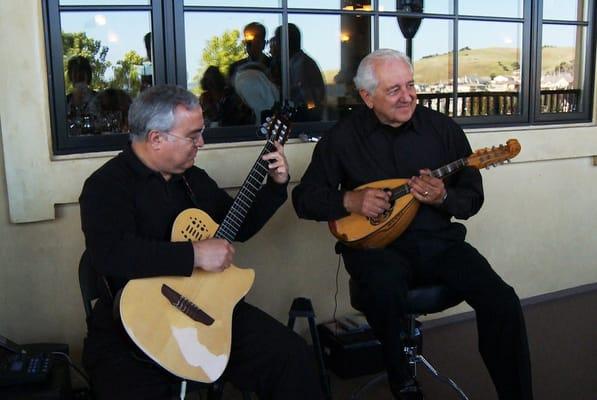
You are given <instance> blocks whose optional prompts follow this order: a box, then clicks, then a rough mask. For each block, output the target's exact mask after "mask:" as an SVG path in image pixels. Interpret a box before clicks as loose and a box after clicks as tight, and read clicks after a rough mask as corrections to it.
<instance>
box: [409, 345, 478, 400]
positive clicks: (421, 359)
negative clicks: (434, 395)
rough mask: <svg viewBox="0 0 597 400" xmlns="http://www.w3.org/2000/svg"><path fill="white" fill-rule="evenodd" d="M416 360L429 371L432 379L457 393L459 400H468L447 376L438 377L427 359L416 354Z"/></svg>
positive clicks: (437, 373)
mask: <svg viewBox="0 0 597 400" xmlns="http://www.w3.org/2000/svg"><path fill="white" fill-rule="evenodd" d="M416 359H417V362H421V363H423V365H424V366H425V367H426V368H427V369H428V370H429V372H431V375H433V377H435V378H436V379H437V380H439V381H440V382H443V383H445V384H447V385H449V386H450V387H451V388H452V389H454V390H455V391H456V393H458V397H460V399H461V400H469V398H468V397H466V394H464V392H463V391H462V389H460V387H458V385H457V384H456V382H454V381H453V380H452V379H450V378H448V377H447V376H442V375H440V374H439V372H437V370H436V369H435V368H433V366H432V365H431V363H429V361H427V359H426V358H425V357H423V356H422V355H420V354H418V355H417V356H416Z"/></svg>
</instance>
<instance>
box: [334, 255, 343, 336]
mask: <svg viewBox="0 0 597 400" xmlns="http://www.w3.org/2000/svg"><path fill="white" fill-rule="evenodd" d="M341 261H342V256H341V255H340V254H338V267H337V268H336V292H335V293H334V314H333V318H334V329H335V330H336V332H335V333H337V330H338V321H336V311H337V310H338V290H339V289H338V276H339V275H340V263H341Z"/></svg>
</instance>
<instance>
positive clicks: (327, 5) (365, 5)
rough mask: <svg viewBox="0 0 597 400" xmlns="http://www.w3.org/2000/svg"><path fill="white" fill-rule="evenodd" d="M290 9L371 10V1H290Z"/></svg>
mask: <svg viewBox="0 0 597 400" xmlns="http://www.w3.org/2000/svg"><path fill="white" fill-rule="evenodd" d="M288 8H314V9H329V10H339V9H340V8H343V9H345V10H354V9H355V8H356V9H357V10H358V9H364V10H366V9H368V10H371V9H372V6H371V1H370V0H365V1H352V0H288Z"/></svg>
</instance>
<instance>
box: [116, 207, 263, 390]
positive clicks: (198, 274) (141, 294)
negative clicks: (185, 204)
mask: <svg viewBox="0 0 597 400" xmlns="http://www.w3.org/2000/svg"><path fill="white" fill-rule="evenodd" d="M217 228H218V224H216V223H215V222H214V221H213V220H212V219H211V218H210V217H209V215H207V214H206V213H205V212H203V211H201V210H199V209H188V210H185V211H183V212H182V213H180V215H179V216H178V217H177V218H176V220H175V221H174V225H173V228H172V241H185V240H193V241H195V240H203V239H208V238H211V237H213V235H214V233H215V232H216V230H217ZM254 279H255V271H253V270H252V269H241V268H238V267H236V266H230V267H229V268H227V269H226V270H224V271H223V272H206V271H203V270H200V269H194V270H193V274H192V275H191V276H190V277H156V278H144V279H134V280H131V281H130V282H128V283H127V285H126V286H125V288H124V290H123V292H122V295H121V297H120V314H121V318H122V323H123V325H124V328H125V330H126V331H127V333H128V335H129V336H130V338H131V339H132V340H133V342H134V343H135V344H136V345H137V346H139V348H141V349H142V350H143V351H144V352H145V354H147V355H148V356H149V357H150V358H152V359H153V360H154V361H156V362H157V363H158V364H160V365H161V366H162V367H164V368H165V369H166V370H168V371H169V372H171V373H172V374H174V375H177V376H180V377H181V378H185V379H189V380H194V381H200V382H213V381H215V380H216V379H218V378H219V377H220V376H221V374H222V373H223V372H224V369H225V368H226V365H227V363H228V359H229V358H230V346H231V337H232V311H233V309H234V307H235V305H236V303H238V301H239V300H240V299H241V298H242V297H244V296H245V295H246V294H247V293H248V291H249V290H250V288H251V286H252V285H253V281H254ZM163 284H166V285H168V286H169V287H171V288H172V289H174V290H176V291H177V292H178V293H180V294H182V295H183V296H184V297H185V298H187V299H188V300H190V301H191V302H193V303H194V304H196V305H197V306H198V307H199V308H201V310H203V311H204V312H206V313H207V314H208V315H209V316H211V317H212V318H213V319H214V320H215V321H214V322H213V324H211V325H209V326H208V325H205V324H202V323H200V322H197V321H194V320H193V319H191V318H190V317H188V316H187V315H186V314H184V313H183V312H181V311H180V310H179V309H177V308H175V307H174V306H173V305H172V304H170V302H169V301H168V299H166V297H164V296H163V295H162V294H161V287H162V285H163Z"/></svg>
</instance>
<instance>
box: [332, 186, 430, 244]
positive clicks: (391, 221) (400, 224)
mask: <svg viewBox="0 0 597 400" xmlns="http://www.w3.org/2000/svg"><path fill="white" fill-rule="evenodd" d="M406 182H408V179H384V180H381V181H375V182H370V183H367V184H365V185H362V186H359V187H358V188H356V189H355V190H359V189H366V188H373V189H391V188H394V187H397V186H400V185H403V184H405V183H406ZM419 205H420V203H419V202H418V201H417V200H416V199H415V198H414V197H413V195H411V194H410V193H409V194H406V195H404V196H402V197H399V198H398V199H396V201H395V202H394V204H393V205H392V208H390V209H389V210H388V211H387V212H386V213H384V214H383V215H381V216H380V217H379V218H376V219H372V218H367V217H364V216H362V215H359V214H354V213H353V214H350V215H348V216H346V217H344V218H340V219H338V220H335V221H329V222H328V225H329V228H330V231H331V232H332V234H333V235H334V236H335V237H336V238H338V240H340V241H342V242H343V243H345V244H346V245H347V246H350V247H353V248H357V249H376V248H380V247H384V246H386V245H388V244H389V243H391V242H392V241H394V239H396V238H397V237H398V236H400V235H401V234H402V232H404V230H406V228H407V227H408V225H410V223H411V221H412V220H413V218H414V217H415V215H416V214H417V211H418V210H419Z"/></svg>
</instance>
